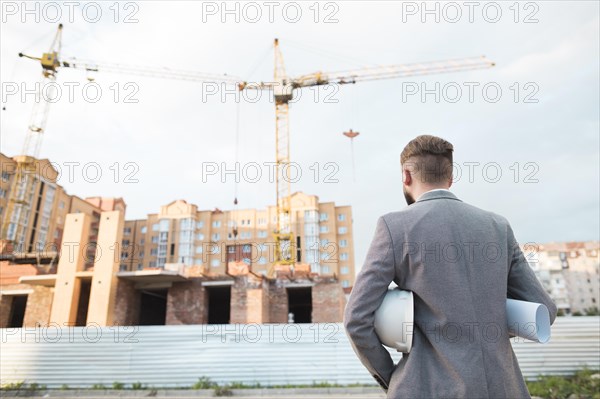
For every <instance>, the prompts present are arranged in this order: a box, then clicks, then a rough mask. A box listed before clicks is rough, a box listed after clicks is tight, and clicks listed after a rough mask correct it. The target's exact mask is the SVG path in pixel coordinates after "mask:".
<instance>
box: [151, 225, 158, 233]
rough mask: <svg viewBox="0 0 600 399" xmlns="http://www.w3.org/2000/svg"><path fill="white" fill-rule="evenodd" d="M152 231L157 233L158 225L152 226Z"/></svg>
mask: <svg viewBox="0 0 600 399" xmlns="http://www.w3.org/2000/svg"><path fill="white" fill-rule="evenodd" d="M152 231H158V223H154V224H153V225H152Z"/></svg>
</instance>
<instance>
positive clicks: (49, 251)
mask: <svg viewBox="0 0 600 399" xmlns="http://www.w3.org/2000/svg"><path fill="white" fill-rule="evenodd" d="M0 156H1V159H0V161H1V169H2V175H1V178H0V182H1V184H0V188H1V191H0V210H1V213H2V219H3V220H7V221H8V223H3V226H4V231H5V234H6V237H5V236H4V235H3V236H2V240H1V241H2V248H1V249H2V250H1V251H0V259H1V260H0V327H20V326H26V327H30V326H45V325H51V324H52V325H56V324H58V325H87V324H91V323H95V324H98V325H136V324H197V323H200V324H201V323H251V322H256V323H285V322H288V321H293V322H340V321H341V320H342V312H343V308H344V304H345V293H348V292H349V290H350V287H351V286H352V284H353V281H354V274H355V273H354V242H353V238H352V237H353V232H352V209H351V207H350V206H336V205H335V204H334V203H333V202H324V203H323V202H319V199H318V197H316V196H311V195H306V194H303V193H295V194H293V196H292V202H291V205H292V215H291V226H292V229H293V233H294V235H295V240H294V242H293V243H292V248H291V249H292V251H293V253H294V254H295V256H296V263H295V264H294V266H293V267H290V266H280V265H279V266H275V262H274V248H275V247H274V240H273V238H272V232H273V230H274V226H275V212H276V210H275V207H274V206H271V207H267V208H266V209H264V210H257V209H245V210H231V211H221V210H219V209H214V210H199V209H198V207H197V206H196V205H193V204H189V203H187V202H186V201H183V200H177V201H173V202H171V203H170V204H167V205H164V206H162V207H161V208H160V211H159V212H158V213H156V214H150V215H148V217H147V218H146V219H143V220H131V221H124V215H125V210H126V205H125V202H124V201H123V200H122V199H121V198H103V197H91V198H86V199H81V198H79V197H77V196H73V195H69V194H67V193H66V192H65V190H64V189H63V188H62V187H61V186H60V185H59V184H57V180H58V175H59V174H58V172H57V170H56V169H55V168H54V167H53V165H52V164H51V163H50V162H49V161H48V160H46V159H44V160H35V162H34V167H33V168H32V170H31V171H28V174H27V177H26V178H27V179H28V180H27V183H26V184H25V185H24V183H22V181H21V182H19V181H17V180H18V179H16V177H15V170H16V158H9V157H6V156H4V155H2V154H0ZM20 187H27V189H26V190H25V191H28V192H29V193H26V194H27V195H25V196H24V197H23V198H25V199H26V203H27V204H28V205H27V206H21V205H20V204H17V206H15V204H14V203H13V204H12V206H9V203H8V198H9V193H10V190H11V189H12V190H15V189H16V190H19V189H20ZM21 191H23V190H21ZM21 212H24V213H21ZM16 213H19V214H18V215H17V216H15V214H16ZM6 238H7V239H6Z"/></svg>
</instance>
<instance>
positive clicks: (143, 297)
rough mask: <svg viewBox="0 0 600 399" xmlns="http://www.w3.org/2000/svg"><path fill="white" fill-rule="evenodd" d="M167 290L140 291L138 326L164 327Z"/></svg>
mask: <svg viewBox="0 0 600 399" xmlns="http://www.w3.org/2000/svg"><path fill="white" fill-rule="evenodd" d="M168 293H169V290H167V289H160V290H142V291H141V292H140V322H139V325H140V326H164V325H165V321H166V319H167V295H168Z"/></svg>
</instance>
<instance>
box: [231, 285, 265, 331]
mask: <svg viewBox="0 0 600 399" xmlns="http://www.w3.org/2000/svg"><path fill="white" fill-rule="evenodd" d="M264 308H265V307H264V290H263V284H262V281H261V280H260V278H256V277H254V276H253V275H244V276H236V277H235V278H234V283H233V286H232V287H231V315H230V319H231V323H232V324H233V323H264V322H265V321H264V320H265V319H266V318H267V317H268V315H267V314H266V313H263V312H264Z"/></svg>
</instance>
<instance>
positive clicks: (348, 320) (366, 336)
mask: <svg viewBox="0 0 600 399" xmlns="http://www.w3.org/2000/svg"><path fill="white" fill-rule="evenodd" d="M394 276H395V265H394V248H393V245H392V238H391V235H390V231H389V229H388V226H387V224H386V222H385V220H384V219H383V217H380V218H379V220H378V221H377V227H376V230H375V236H374V237H373V242H372V243H371V246H370V248H369V251H368V253H367V258H366V260H365V263H364V265H363V267H362V269H361V271H360V273H359V274H358V275H357V276H356V281H355V284H354V287H353V288H352V293H351V294H350V299H349V300H348V304H347V305H346V310H345V312H344V327H345V329H346V333H347V334H348V337H349V339H350V343H351V344H352V348H353V349H354V351H355V352H356V354H357V355H358V358H359V359H360V361H361V362H362V364H363V365H364V366H365V367H366V368H367V370H369V372H370V373H371V375H372V376H373V377H374V378H375V380H377V382H378V383H379V384H380V385H381V387H382V388H383V389H385V390H387V388H388V386H389V382H390V377H391V374H392V371H393V370H394V362H393V361H392V358H391V356H390V354H389V352H388V351H387V350H386V349H385V348H384V347H383V346H382V344H381V341H379V338H378V337H377V335H376V334H375V328H374V321H375V311H376V310H377V309H378V308H379V306H380V305H381V303H382V302H383V299H384V297H385V294H386V293H387V289H388V286H389V284H390V283H391V281H392V280H393V279H394Z"/></svg>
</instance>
